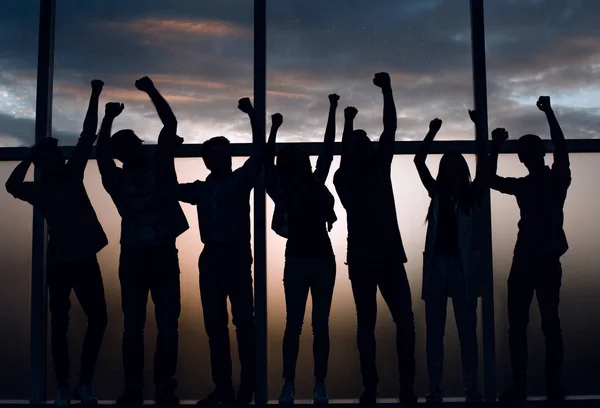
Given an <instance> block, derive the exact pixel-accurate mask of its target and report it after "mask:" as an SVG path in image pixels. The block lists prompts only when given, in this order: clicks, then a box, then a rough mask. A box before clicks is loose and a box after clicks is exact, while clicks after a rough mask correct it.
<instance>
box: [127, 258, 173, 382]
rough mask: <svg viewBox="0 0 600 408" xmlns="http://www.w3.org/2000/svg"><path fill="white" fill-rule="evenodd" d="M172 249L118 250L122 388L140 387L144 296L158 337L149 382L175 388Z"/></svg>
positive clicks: (142, 357)
mask: <svg viewBox="0 0 600 408" xmlns="http://www.w3.org/2000/svg"><path fill="white" fill-rule="evenodd" d="M179 275H180V271H179V258H178V253H177V248H176V247H175V246H168V247H162V248H148V249H145V248H144V249H126V248H123V249H122V250H121V258H120V262H119V280H120V282H121V302H122V309H123V316H124V319H125V328H124V332H123V368H124V370H125V386H126V388H128V389H140V388H143V387H144V327H145V325H146V308H147V304H148V294H150V295H151V296H152V301H153V302H154V312H155V317H156V326H157V329H158V335H157V338H156V352H155V354H154V383H155V385H156V387H157V389H158V390H160V391H161V392H166V393H168V392H173V391H174V390H175V389H176V388H177V382H176V381H175V378H174V377H175V372H176V370H177V356H178V347H179V328H178V324H179V323H178V322H179V314H180V312H181V288H180V282H179V279H180V276H179Z"/></svg>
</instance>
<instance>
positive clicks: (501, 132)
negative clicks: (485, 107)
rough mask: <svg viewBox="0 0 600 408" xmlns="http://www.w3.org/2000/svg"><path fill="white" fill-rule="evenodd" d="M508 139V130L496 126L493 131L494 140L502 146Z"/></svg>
mask: <svg viewBox="0 0 600 408" xmlns="http://www.w3.org/2000/svg"><path fill="white" fill-rule="evenodd" d="M506 139H508V132H507V131H506V129H504V128H496V129H494V130H493V131H492V141H493V142H494V143H495V144H496V145H498V146H500V145H502V144H503V143H504V142H505V141H506Z"/></svg>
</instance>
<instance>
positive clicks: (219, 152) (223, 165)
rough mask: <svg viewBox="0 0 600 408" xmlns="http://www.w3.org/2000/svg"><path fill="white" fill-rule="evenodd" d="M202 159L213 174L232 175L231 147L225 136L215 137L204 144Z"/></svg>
mask: <svg viewBox="0 0 600 408" xmlns="http://www.w3.org/2000/svg"><path fill="white" fill-rule="evenodd" d="M202 159H203V160H204V165H205V166H206V168H207V169H208V170H210V172H211V174H213V175H216V176H220V175H224V174H228V173H231V146H230V143H229V139H227V138H226V137H224V136H217V137H213V138H212V139H209V140H207V141H206V142H204V143H203V144H202Z"/></svg>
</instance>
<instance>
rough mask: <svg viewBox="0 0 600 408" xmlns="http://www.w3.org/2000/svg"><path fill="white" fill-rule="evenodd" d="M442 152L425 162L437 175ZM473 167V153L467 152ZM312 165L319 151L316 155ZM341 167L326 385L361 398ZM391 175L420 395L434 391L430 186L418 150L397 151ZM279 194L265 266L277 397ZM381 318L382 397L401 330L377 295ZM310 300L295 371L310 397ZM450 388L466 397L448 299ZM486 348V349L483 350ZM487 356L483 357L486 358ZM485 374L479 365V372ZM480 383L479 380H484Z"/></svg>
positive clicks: (393, 370) (390, 388)
mask: <svg viewBox="0 0 600 408" xmlns="http://www.w3.org/2000/svg"><path fill="white" fill-rule="evenodd" d="M440 158H441V156H440V155H431V156H429V158H428V160H427V164H428V165H429V168H430V169H431V172H432V174H433V175H434V177H435V175H436V174H437V169H438V165H439V161H440ZM465 158H466V159H467V161H468V163H469V166H470V168H471V171H472V172H473V174H474V170H475V157H474V156H473V155H465ZM312 162H313V165H314V164H315V163H316V157H313V158H312ZM338 167H339V157H336V158H335V160H334V163H333V165H332V171H331V173H330V176H329V179H328V182H327V187H328V188H329V189H330V191H331V192H332V193H333V194H334V195H335V196H336V205H335V211H336V214H337V216H338V221H337V222H336V223H335V224H334V227H333V230H332V231H331V233H330V237H331V241H332V244H333V249H334V252H335V255H336V263H337V269H336V274H337V275H336V283H335V285H336V286H335V290H334V295H333V305H332V309H331V316H330V320H329V324H330V336H331V352H330V358H329V374H328V378H327V386H328V390H329V394H330V397H331V398H333V399H358V397H359V396H360V393H361V392H362V381H361V376H360V364H359V356H358V349H357V346H356V309H355V306H354V299H353V296H352V289H351V285H350V280H349V279H348V268H347V266H346V265H344V262H345V260H346V237H347V228H346V213H345V211H344V208H343V207H342V205H341V204H340V201H339V199H338V198H337V195H336V193H335V187H334V186H333V174H334V172H335V170H337V168H338ZM392 180H393V182H394V193H395V198H396V209H397V214H398V224H399V226H400V232H401V234H402V239H403V242H404V246H405V250H406V254H407V257H408V263H407V264H406V271H407V274H408V279H409V282H410V286H411V292H412V299H413V312H414V314H415V326H416V336H417V337H416V339H417V340H416V354H415V355H416V361H417V369H416V375H417V376H416V383H415V388H416V392H417V394H418V395H421V396H422V395H425V394H426V392H427V390H428V388H429V387H428V385H429V384H428V376H427V366H426V351H425V306H424V302H423V301H422V300H421V287H422V267H423V255H422V254H423V249H424V246H425V234H426V224H425V216H426V214H427V209H428V206H429V198H428V195H427V192H426V191H425V189H424V188H423V185H422V184H421V181H420V179H419V177H418V174H417V171H416V169H415V166H414V164H413V157H412V156H396V157H395V158H394V162H393V165H392ZM273 209H274V205H273V201H272V200H271V199H270V198H268V199H267V248H268V252H267V265H268V297H267V300H268V310H269V315H268V327H269V350H268V351H269V354H268V355H269V398H270V399H277V398H278V397H279V392H280V390H281V386H282V385H283V380H282V378H281V375H282V363H283V361H282V354H281V352H282V350H281V346H282V339H283V333H284V330H285V313H286V311H285V297H284V292H283V268H284V249H285V240H284V239H283V238H281V237H279V236H278V235H277V234H275V232H273V230H271V220H272V217H273ZM377 299H378V317H377V328H376V332H375V334H376V337H377V366H378V370H379V377H380V385H379V396H380V397H381V398H392V399H394V398H397V397H398V366H397V360H396V346H395V336H396V330H395V326H394V323H393V322H392V316H391V314H390V312H389V310H388V308H387V306H386V304H385V302H384V301H383V299H382V298H381V296H380V295H378V298H377ZM311 310H312V303H311V300H310V296H309V300H308V304H307V309H306V315H305V319H304V328H303V333H302V336H301V338H300V356H299V358H298V367H297V376H296V378H297V379H296V397H297V398H298V399H306V400H308V399H312V387H313V385H314V377H313V357H312V331H311V327H310V322H311ZM445 352H446V353H445V368H444V373H445V376H444V391H445V395H446V396H448V397H451V396H454V397H462V396H463V388H464V387H463V384H462V376H461V368H460V367H461V366H460V347H459V343H458V334H457V331H456V323H455V321H454V315H453V309H452V303H451V302H448V318H447V322H446V343H445ZM480 355H481V352H480ZM480 360H481V359H480ZM481 378H482V375H481V370H480V379H481ZM480 382H481V380H480Z"/></svg>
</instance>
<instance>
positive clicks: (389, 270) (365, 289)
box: [348, 260, 415, 391]
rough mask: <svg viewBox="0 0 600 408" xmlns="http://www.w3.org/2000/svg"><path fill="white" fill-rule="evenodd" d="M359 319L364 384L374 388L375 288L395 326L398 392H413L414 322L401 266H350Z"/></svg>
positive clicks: (388, 263) (394, 262)
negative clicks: (398, 375) (399, 389)
mask: <svg viewBox="0 0 600 408" xmlns="http://www.w3.org/2000/svg"><path fill="white" fill-rule="evenodd" d="M348 268H349V272H350V276H351V283H352V294H353V295H354V302H355V304H356V315H357V320H358V329H357V343H358V351H359V354H360V367H361V374H362V378H363V385H364V386H365V388H367V389H373V388H376V387H377V384H378V383H379V377H378V374H377V367H376V363H375V357H376V344H375V324H376V320H377V288H379V291H380V292H381V295H382V296H383V299H384V300H385V302H386V304H387V306H388V308H389V310H390V312H391V314H392V318H393V319H394V323H395V325H396V352H397V357H398V368H399V374H400V379H399V380H400V388H401V390H410V391H412V389H413V386H414V380H415V321H414V315H413V311H412V299H411V293H410V286H409V284H408V278H407V276H406V270H405V268H404V263H402V262H400V261H398V260H391V261H387V260H386V261H376V262H360V263H349V265H348Z"/></svg>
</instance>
